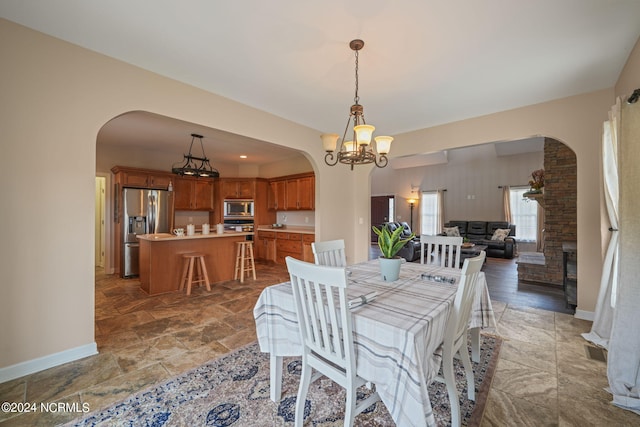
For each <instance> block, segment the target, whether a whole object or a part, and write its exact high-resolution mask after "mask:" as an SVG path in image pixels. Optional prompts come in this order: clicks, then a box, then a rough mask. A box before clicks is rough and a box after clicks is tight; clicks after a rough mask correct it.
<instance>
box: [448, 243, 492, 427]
mask: <svg viewBox="0 0 640 427" xmlns="http://www.w3.org/2000/svg"><path fill="white" fill-rule="evenodd" d="M486 256H487V254H486V252H485V251H481V252H480V255H478V256H477V257H474V258H467V259H465V260H464V265H463V266H462V274H461V275H460V282H459V283H458V290H457V291H456V297H455V300H454V303H453V307H451V311H450V312H449V318H448V319H447V326H446V330H445V334H444V341H443V343H442V345H441V346H440V348H439V350H438V351H437V353H438V354H441V355H442V373H443V376H438V377H436V380H437V381H439V382H444V383H445V385H446V386H447V394H448V395H449V401H450V404H451V425H452V426H453V427H457V426H460V423H461V420H460V402H459V400H458V399H459V398H458V389H457V387H456V376H455V371H454V370H453V358H454V357H455V356H456V354H457V355H458V356H459V358H460V360H461V361H462V365H463V366H464V370H465V374H466V377H467V396H468V397H469V400H476V398H475V380H474V376H473V367H472V365H471V360H470V359H469V349H468V347H467V328H468V326H469V318H470V316H471V308H472V306H473V300H474V298H475V295H476V288H477V286H478V282H479V281H480V269H481V268H482V264H483V263H484V259H485V257H486Z"/></svg>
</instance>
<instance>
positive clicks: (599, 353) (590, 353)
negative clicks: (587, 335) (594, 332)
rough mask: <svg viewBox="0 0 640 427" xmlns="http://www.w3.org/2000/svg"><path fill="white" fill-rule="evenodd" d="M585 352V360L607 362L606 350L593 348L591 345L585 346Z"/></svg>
mask: <svg viewBox="0 0 640 427" xmlns="http://www.w3.org/2000/svg"><path fill="white" fill-rule="evenodd" d="M584 349H585V351H586V352H587V358H588V359H591V360H597V361H600V362H605V363H606V362H607V349H606V348H602V347H594V346H592V345H587V344H585V346H584Z"/></svg>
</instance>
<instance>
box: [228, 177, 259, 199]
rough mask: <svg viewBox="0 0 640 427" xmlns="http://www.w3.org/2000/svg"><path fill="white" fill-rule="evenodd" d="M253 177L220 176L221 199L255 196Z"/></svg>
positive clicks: (250, 197)
mask: <svg viewBox="0 0 640 427" xmlns="http://www.w3.org/2000/svg"><path fill="white" fill-rule="evenodd" d="M255 182H256V180H255V179H247V178H240V179H237V178H221V179H220V183H221V186H220V187H221V193H222V198H223V199H253V198H255V195H256V193H255Z"/></svg>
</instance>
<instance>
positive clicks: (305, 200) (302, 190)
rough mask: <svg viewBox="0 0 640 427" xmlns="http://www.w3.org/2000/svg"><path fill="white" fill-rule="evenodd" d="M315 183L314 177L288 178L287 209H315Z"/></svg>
mask: <svg viewBox="0 0 640 427" xmlns="http://www.w3.org/2000/svg"><path fill="white" fill-rule="evenodd" d="M314 183H315V180H314V177H302V178H294V179H288V180H287V198H286V205H285V206H286V207H285V210H289V211H291V210H313V209H314V200H315V195H314Z"/></svg>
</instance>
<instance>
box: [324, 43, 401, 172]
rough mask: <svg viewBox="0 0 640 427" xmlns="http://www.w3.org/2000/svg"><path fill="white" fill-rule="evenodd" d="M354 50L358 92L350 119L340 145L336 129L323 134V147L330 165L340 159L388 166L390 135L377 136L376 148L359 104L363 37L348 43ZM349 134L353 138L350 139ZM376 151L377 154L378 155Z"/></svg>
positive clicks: (352, 164)
mask: <svg viewBox="0 0 640 427" xmlns="http://www.w3.org/2000/svg"><path fill="white" fill-rule="evenodd" d="M349 47H350V48H351V50H353V51H354V52H355V58H356V59H355V63H356V92H355V96H354V98H353V101H354V104H353V105H352V106H351V112H350V114H349V118H348V119H347V126H346V128H345V130H344V134H343V136H342V141H341V142H340V147H339V148H338V151H337V152H336V146H337V142H338V138H339V137H340V135H338V134H336V133H328V134H323V135H320V139H322V147H323V148H324V150H325V151H326V152H327V154H326V155H325V156H324V161H325V163H326V164H328V165H329V166H335V165H336V164H338V162H340V163H345V164H348V165H351V170H353V166H354V165H364V164H368V163H375V164H376V166H377V167H379V168H383V167H385V166H387V163H388V162H389V160H388V159H387V154H389V150H390V149H391V141H393V138H392V137H390V136H378V137H376V138H374V139H375V142H376V150H375V152H374V150H373V147H372V146H371V137H372V136H373V131H374V130H375V127H374V126H371V125H368V124H367V123H366V122H365V120H364V108H363V106H362V105H360V97H359V96H358V52H359V51H360V49H362V48H363V47H364V42H363V41H362V40H359V39H356V40H352V41H351V42H350V43H349ZM352 122H353V129H352V131H351V132H349V127H350V124H351V123H352ZM347 134H348V135H349V138H351V139H350V140H347ZM376 152H377V155H376Z"/></svg>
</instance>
